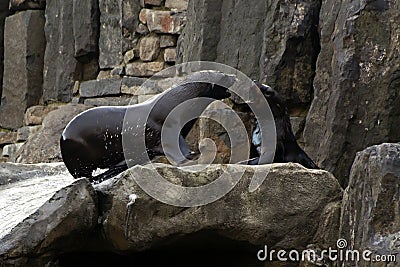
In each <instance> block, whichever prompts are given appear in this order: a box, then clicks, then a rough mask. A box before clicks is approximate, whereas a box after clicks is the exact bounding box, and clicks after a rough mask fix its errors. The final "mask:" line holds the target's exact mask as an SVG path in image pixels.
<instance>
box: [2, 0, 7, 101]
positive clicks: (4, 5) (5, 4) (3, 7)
mask: <svg viewBox="0 0 400 267" xmlns="http://www.w3.org/2000/svg"><path fill="white" fill-rule="evenodd" d="M8 1H9V0H6V1H1V2H0V99H1V92H2V88H3V70H4V68H3V61H4V24H5V20H6V17H7V16H8V15H9V11H8V4H9V3H8Z"/></svg>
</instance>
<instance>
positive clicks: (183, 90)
mask: <svg viewBox="0 0 400 267" xmlns="http://www.w3.org/2000/svg"><path fill="white" fill-rule="evenodd" d="M229 96H230V93H229V92H228V90H227V89H226V88H224V87H221V86H218V85H213V84H211V83H199V82H196V83H187V84H184V85H180V86H177V87H175V88H172V89H171V90H169V91H166V92H164V93H163V94H162V95H161V96H160V98H159V100H158V102H157V103H156V104H155V106H154V107H153V108H152V111H151V112H150V116H149V119H148V121H147V123H146V136H145V138H146V148H147V153H148V155H149V157H150V159H152V158H154V157H155V156H157V155H162V154H163V150H162V147H161V128H162V125H163V123H164V121H165V119H166V117H167V115H168V114H169V113H170V112H171V110H172V109H173V108H175V107H176V106H177V105H179V104H180V103H182V102H185V101H187V100H189V99H193V98H196V97H208V98H213V99H224V98H227V97H229ZM147 106H149V107H150V106H151V105H150V104H146V102H145V103H143V104H140V105H131V106H127V107H98V108H93V109H90V110H87V111H85V112H83V113H81V114H79V115H78V116H76V117H75V118H74V119H73V120H72V121H71V122H70V123H69V124H68V125H67V127H66V128H65V129H64V131H63V133H62V136H61V139H60V148H61V155H62V158H63V161H64V163H65V165H66V166H67V169H68V171H69V172H70V173H71V174H72V176H74V177H75V178H80V177H86V178H89V179H90V180H91V181H94V180H96V181H101V180H104V179H106V178H110V177H112V176H115V175H116V174H118V173H121V172H122V171H124V170H126V169H127V168H128V166H127V163H126V160H125V156H124V152H123V146H122V134H121V131H122V128H123V127H122V126H123V121H124V117H125V113H126V112H127V110H128V109H134V110H133V112H132V110H130V114H134V115H135V116H136V114H138V115H137V116H140V114H145V113H146V110H148V109H146V108H147ZM133 123H134V122H133ZM187 128H188V127H185V128H184V129H183V130H182V132H181V134H182V136H183V137H185V136H186V134H187V133H188V131H189V130H190V129H187ZM138 134H139V133H138ZM134 135H135V134H133V136H134ZM185 151H188V150H185ZM182 152H184V151H183V150H182ZM189 152H190V151H189ZM187 156H188V157H190V155H187ZM144 163H146V162H142V161H141V160H138V161H135V159H134V162H133V163H132V165H136V164H144ZM132 165H131V166H132ZM97 168H100V169H108V171H106V172H105V173H103V174H100V175H97V176H93V175H92V173H93V171H94V170H96V169H97Z"/></svg>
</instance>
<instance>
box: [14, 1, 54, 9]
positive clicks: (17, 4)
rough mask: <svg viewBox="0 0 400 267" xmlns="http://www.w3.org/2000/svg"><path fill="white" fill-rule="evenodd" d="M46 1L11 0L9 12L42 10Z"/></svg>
mask: <svg viewBox="0 0 400 267" xmlns="http://www.w3.org/2000/svg"><path fill="white" fill-rule="evenodd" d="M45 7H46V0H11V1H10V10H12V11H21V10H30V9H44V8H45Z"/></svg>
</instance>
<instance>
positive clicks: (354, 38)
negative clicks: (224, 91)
mask: <svg viewBox="0 0 400 267" xmlns="http://www.w3.org/2000/svg"><path fill="white" fill-rule="evenodd" d="M399 9H400V2H398V1H385V0H382V1H350V0H342V1H327V0H325V1H323V2H322V7H321V14H320V35H321V47H322V49H321V53H320V55H319V57H318V62H317V72H316V77H315V80H314V90H315V97H314V100H313V102H312V105H311V108H310V112H309V114H308V117H307V122H306V127H305V131H304V140H305V143H306V152H307V153H309V154H310V156H311V157H312V158H314V159H316V160H317V164H319V166H321V167H322V168H324V169H326V170H329V171H331V172H333V173H334V174H335V176H336V177H337V178H338V179H340V181H341V184H342V185H344V186H345V185H346V184H347V181H348V174H349V171H350V166H351V164H352V162H353V159H354V156H355V154H356V152H357V151H360V150H362V149H363V148H365V147H367V146H369V145H372V144H377V143H382V142H385V141H395V142H396V141H398V140H400V131H399V124H400V116H399V115H400V70H399V62H400V61H399V58H400V51H399V47H400V40H399V36H400V27H399V24H398V23H393V22H394V21H399V20H400V13H399Z"/></svg>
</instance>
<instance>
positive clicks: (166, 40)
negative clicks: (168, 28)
mask: <svg viewBox="0 0 400 267" xmlns="http://www.w3.org/2000/svg"><path fill="white" fill-rule="evenodd" d="M171 46H176V36H174V35H170V34H163V35H161V37H160V47H161V48H165V47H171Z"/></svg>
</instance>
